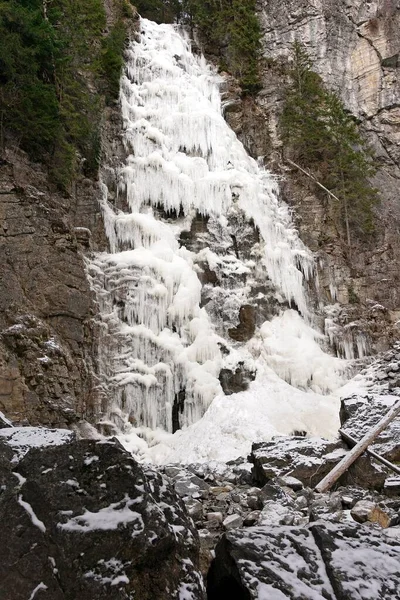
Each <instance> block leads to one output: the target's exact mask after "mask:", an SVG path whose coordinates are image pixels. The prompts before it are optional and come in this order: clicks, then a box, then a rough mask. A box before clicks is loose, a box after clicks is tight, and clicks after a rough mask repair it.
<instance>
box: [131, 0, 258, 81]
mask: <svg viewBox="0 0 400 600" xmlns="http://www.w3.org/2000/svg"><path fill="white" fill-rule="evenodd" d="M134 3H135V5H136V7H137V9H138V11H139V13H140V14H141V15H142V16H144V17H147V18H149V19H153V20H154V21H157V22H158V23H165V22H166V23H170V22H173V21H175V20H180V21H182V22H184V23H186V24H188V25H189V26H191V27H195V28H196V29H197V32H198V33H199V35H200V38H201V41H202V42H203V43H204V46H205V48H206V49H207V50H208V51H210V53H214V54H217V56H218V58H219V61H220V66H221V68H222V69H226V70H227V71H229V72H231V73H232V75H234V76H235V77H237V78H238V80H239V82H240V84H241V86H242V88H243V90H244V92H246V93H252V92H255V91H257V90H258V89H259V87H260V79H259V62H258V59H259V54H260V47H261V45H260V43H261V29H260V24H259V21H258V17H257V15H256V2H255V0H137V1H136V2H134Z"/></svg>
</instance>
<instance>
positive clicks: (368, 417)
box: [340, 388, 400, 462]
mask: <svg viewBox="0 0 400 600" xmlns="http://www.w3.org/2000/svg"><path fill="white" fill-rule="evenodd" d="M398 389H399V388H398ZM398 399H399V395H393V394H368V395H366V396H356V395H354V396H351V397H349V398H344V399H343V400H342V403H341V410H340V420H341V423H342V428H343V430H344V431H345V432H346V433H348V434H350V435H351V436H352V437H353V438H354V439H356V440H357V441H358V440H359V439H361V438H362V437H363V436H364V435H365V434H366V433H367V432H368V431H369V430H370V429H371V428H372V427H373V426H374V425H376V423H378V421H379V420H380V419H381V418H382V417H383V416H384V415H385V414H386V413H387V412H388V411H389V410H390V408H391V407H392V406H393V404H395V403H396V402H397V401H398ZM371 450H375V452H378V454H381V455H382V456H384V457H385V458H387V459H388V460H392V461H395V462H396V461H400V420H399V419H394V421H392V422H391V423H390V424H389V426H388V427H387V428H386V429H385V430H384V431H382V433H380V434H379V436H378V437H377V438H376V440H375V442H374V444H373V445H372V446H371Z"/></svg>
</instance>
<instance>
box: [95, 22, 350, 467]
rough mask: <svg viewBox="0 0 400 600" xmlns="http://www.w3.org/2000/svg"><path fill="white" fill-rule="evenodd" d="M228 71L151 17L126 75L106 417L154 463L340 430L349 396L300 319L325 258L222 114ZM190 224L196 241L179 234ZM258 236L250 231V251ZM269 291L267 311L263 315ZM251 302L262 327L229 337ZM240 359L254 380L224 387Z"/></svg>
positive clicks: (99, 280)
mask: <svg viewBox="0 0 400 600" xmlns="http://www.w3.org/2000/svg"><path fill="white" fill-rule="evenodd" d="M222 81H223V80H222V78H221V77H219V76H218V75H217V73H216V72H215V70H214V69H213V68H212V67H211V66H210V65H208V64H207V63H206V61H205V59H204V58H203V57H202V56H199V55H196V54H194V53H192V52H191V47H190V41H189V40H188V39H187V38H186V37H185V35H184V34H183V33H181V32H179V31H178V29H177V28H176V27H174V26H172V25H156V24H155V23H152V22H150V21H147V20H144V19H143V20H142V21H141V29H140V39H139V41H133V42H131V44H130V47H129V49H128V51H127V62H126V66H125V71H124V75H123V77H122V79H121V92H120V100H121V108H122V116H123V123H124V130H123V142H124V146H125V150H126V154H127V159H126V162H125V164H123V165H121V167H120V169H119V171H118V190H119V195H120V198H121V199H122V201H123V202H122V205H123V206H124V210H121V209H117V208H116V207H115V205H114V204H113V203H112V202H110V201H109V199H108V195H107V188H106V186H104V195H103V198H102V201H101V202H102V210H103V216H104V222H105V229H106V234H107V237H108V240H109V246H110V253H98V254H96V255H95V256H94V257H93V259H92V260H91V261H90V263H89V265H88V272H89V277H90V280H91V283H92V286H93V289H94V290H95V293H96V296H97V300H98V303H99V306H100V313H101V316H102V328H101V331H102V335H101V340H100V345H101V347H100V359H101V366H102V371H103V373H102V376H103V379H104V382H105V386H106V389H107V393H108V396H109V398H110V402H109V405H108V409H107V418H108V419H111V420H113V421H114V422H115V423H116V424H117V426H118V427H119V429H120V430H121V431H123V439H124V443H126V444H128V445H130V447H132V449H134V450H135V451H136V452H140V451H142V452H143V453H144V454H146V455H151V456H152V458H153V459H154V460H180V461H186V460H188V461H190V460H210V459H212V458H216V459H221V460H225V459H229V458H234V457H235V456H236V455H238V454H240V453H243V452H246V451H247V449H248V446H249V444H250V443H251V442H252V441H257V440H258V439H265V438H266V437H270V436H271V435H273V434H276V433H282V434H290V433H291V432H292V431H293V430H294V429H297V430H305V431H307V432H308V433H309V434H310V435H313V434H325V435H332V434H333V433H334V431H335V430H336V429H337V412H338V406H337V400H336V399H335V398H333V397H332V396H328V395H323V394H326V393H327V392H329V391H331V390H332V389H334V388H335V387H337V386H338V385H339V375H338V372H339V370H340V365H339V361H338V359H335V358H333V357H331V356H329V355H327V354H325V353H324V352H323V351H322V349H321V346H320V343H319V342H320V341H321V340H322V339H323V336H322V335H321V334H319V333H317V332H316V331H314V330H313V329H311V327H310V326H309V325H308V324H306V321H305V320H304V319H306V318H307V317H308V308H307V302H306V297H305V291H304V279H305V278H306V279H307V278H309V277H310V276H312V273H313V258H312V256H311V254H310V252H309V251H308V250H307V248H305V246H304V245H303V244H302V242H301V241H300V240H299V238H298V235H297V232H296V230H295V227H294V225H293V223H292V220H291V216H290V213H289V210H288V208H287V207H286V206H285V205H284V204H283V203H282V202H280V201H279V199H278V189H277V184H276V181H275V180H274V178H273V176H272V175H271V174H270V173H268V172H267V171H265V170H263V169H262V168H260V167H259V166H258V165H257V163H256V162H255V161H254V160H253V159H252V158H250V157H249V156H248V155H247V153H246V151H245V149H244V148H243V146H242V144H241V143H240V141H239V140H238V139H237V138H236V136H235V134H234V133H233V131H232V130H231V129H230V128H229V126H228V125H227V124H226V122H225V120H224V118H223V115H222V106H221V97H220V92H219V88H220V85H221V83H222ZM196 220H197V221H196ZM193 223H197V224H198V228H199V227H200V229H201V231H200V233H198V235H197V238H196V239H197V241H198V247H195V244H192V245H190V244H189V245H188V244H186V245H185V244H184V243H183V241H182V240H184V239H185V235H186V237H187V236H188V232H190V231H191V228H192V227H193ZM199 224H200V225H199ZM240 224H242V225H243V227H244V228H245V229H243V227H242V226H241V225H240ZM203 225H204V227H203ZM246 228H247V229H246ZM246 231H247V232H253V233H252V235H254V240H253V242H252V245H251V248H249V249H248V251H246V252H241V251H239V250H237V248H236V246H235V244H236V238H237V237H238V236H239V237H240V235H242V237H243V240H244V241H243V244H244V245H246V243H247V241H246V236H248V235H250V233H249V234H247V233H246ZM243 232H244V233H243ZM257 236H258V237H257ZM232 240H233V242H232ZM204 272H206V273H208V274H210V273H211V279H210V275H209V280H208V282H206V284H205V285H203V286H202V282H201V281H200V279H201V275H200V273H204ZM210 281H211V283H210ZM203 283H204V281H203ZM207 286H208V287H207ZM205 289H206V290H208V291H207V294H206V295H205V292H204V290H205ZM260 298H261V299H263V302H264V300H265V302H264V304H266V305H268V303H269V304H270V306H271V315H270V318H265V319H262V320H261V322H260V318H261V317H260V315H261V314H263V313H261V312H260V310H259V304H257V302H258V303H260V301H261V300H260ZM243 306H244V307H245V308H246V307H250V308H248V309H247V310H248V311H250V312H251V311H253V312H251V314H255V315H256V317H255V321H256V325H255V326H254V327H253V329H254V331H252V334H253V335H250V336H249V335H247V333H246V335H245V336H243V335H242V334H240V336H239V335H238V334H235V335H233V334H232V335H229V332H230V331H232V330H234V331H236V330H235V327H237V323H238V315H239V313H240V310H244V309H243V308H242V307H243ZM291 306H292V307H293V308H295V309H297V310H294V309H293V308H290V307H291ZM245 312H246V311H245V310H244V313H245ZM244 313H243V314H244ZM300 315H301V316H300ZM257 318H258V322H257ZM235 336H236V337H235ZM239 367H240V369H245V370H247V371H246V372H251V373H252V374H253V379H254V381H253V382H252V383H250V386H249V387H248V389H247V390H243V391H238V392H236V393H233V394H231V395H229V396H227V395H225V394H224V393H223V391H222V388H221V383H220V377H219V375H220V372H221V369H228V372H232V373H234V372H236V370H237V369H239ZM178 428H180V431H177V432H176V433H174V435H172V432H173V431H174V430H176V429H178ZM138 435H139V437H138Z"/></svg>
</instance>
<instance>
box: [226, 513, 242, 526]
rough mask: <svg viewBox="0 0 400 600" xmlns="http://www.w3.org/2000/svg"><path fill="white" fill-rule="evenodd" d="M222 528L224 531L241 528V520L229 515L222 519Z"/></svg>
mask: <svg viewBox="0 0 400 600" xmlns="http://www.w3.org/2000/svg"><path fill="white" fill-rule="evenodd" d="M222 524H223V526H224V528H225V529H236V528H238V527H242V525H243V518H242V517H241V516H240V515H235V514H234V515H229V516H228V517H226V519H224V521H223V523H222Z"/></svg>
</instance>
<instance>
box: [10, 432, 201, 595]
mask: <svg viewBox="0 0 400 600" xmlns="http://www.w3.org/2000/svg"><path fill="white" fill-rule="evenodd" d="M5 447H6V448H7V449H8V452H9V454H8V459H6V460H5V461H2V460H0V484H1V485H4V486H5V487H4V489H3V491H2V493H1V494H0V528H1V531H2V535H3V536H5V538H4V539H7V544H6V545H5V544H2V545H1V547H0V597H1V598H10V599H11V598H15V599H17V598H29V597H31V595H32V592H33V590H35V589H36V587H37V586H38V584H39V583H40V582H42V583H43V586H46V588H47V589H46V590H45V592H44V591H43V595H45V594H47V595H48V597H49V598H51V599H54V600H64V599H65V598H81V599H82V600H100V599H101V600H103V599H104V600H105V599H107V598H109V599H110V600H119V599H120V600H126V598H127V597H129V596H131V597H132V596H135V597H140V598H141V599H143V600H154V598H160V600H161V599H162V598H164V599H165V600H169V599H170V597H171V594H174V595H178V594H179V589H181V587H186V586H187V587H188V589H191V590H192V592H193V594H194V597H195V598H196V599H199V600H204V593H203V590H202V584H201V576H200V572H199V541H198V534H197V531H196V530H195V528H194V527H193V523H192V521H191V519H189V518H188V516H187V513H186V511H185V508H184V505H183V503H182V502H181V501H180V499H179V497H178V496H177V495H176V494H175V492H174V490H173V487H172V486H171V485H170V484H168V483H167V481H166V480H165V478H163V477H162V476H161V474H159V473H157V472H156V471H154V470H152V469H150V468H148V467H143V466H140V465H139V464H138V463H137V462H136V461H135V460H134V459H133V458H132V457H131V455H130V454H129V453H127V452H125V451H124V450H123V449H122V448H121V446H120V445H119V444H117V443H115V442H112V441H108V442H106V443H105V442H95V441H87V440H81V441H72V442H70V443H66V444H63V445H59V446H47V447H37V448H32V449H31V450H29V452H28V453H27V454H26V455H25V456H24V457H23V458H22V460H21V461H20V462H19V463H18V464H15V463H14V464H12V465H11V464H10V463H9V464H8V465H7V460H9V458H10V456H11V452H12V450H11V449H10V447H9V446H5ZM1 455H2V456H3V453H1ZM6 456H7V455H6ZM11 466H12V469H13V471H15V472H16V473H18V475H17V476H15V475H13V474H12V472H11V469H10V467H11ZM49 557H50V558H49ZM154 564H156V565H157V569H156V570H155V569H154V566H153V565H154ZM44 589H45V588H44V587H43V590H44ZM167 590H169V591H167Z"/></svg>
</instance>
